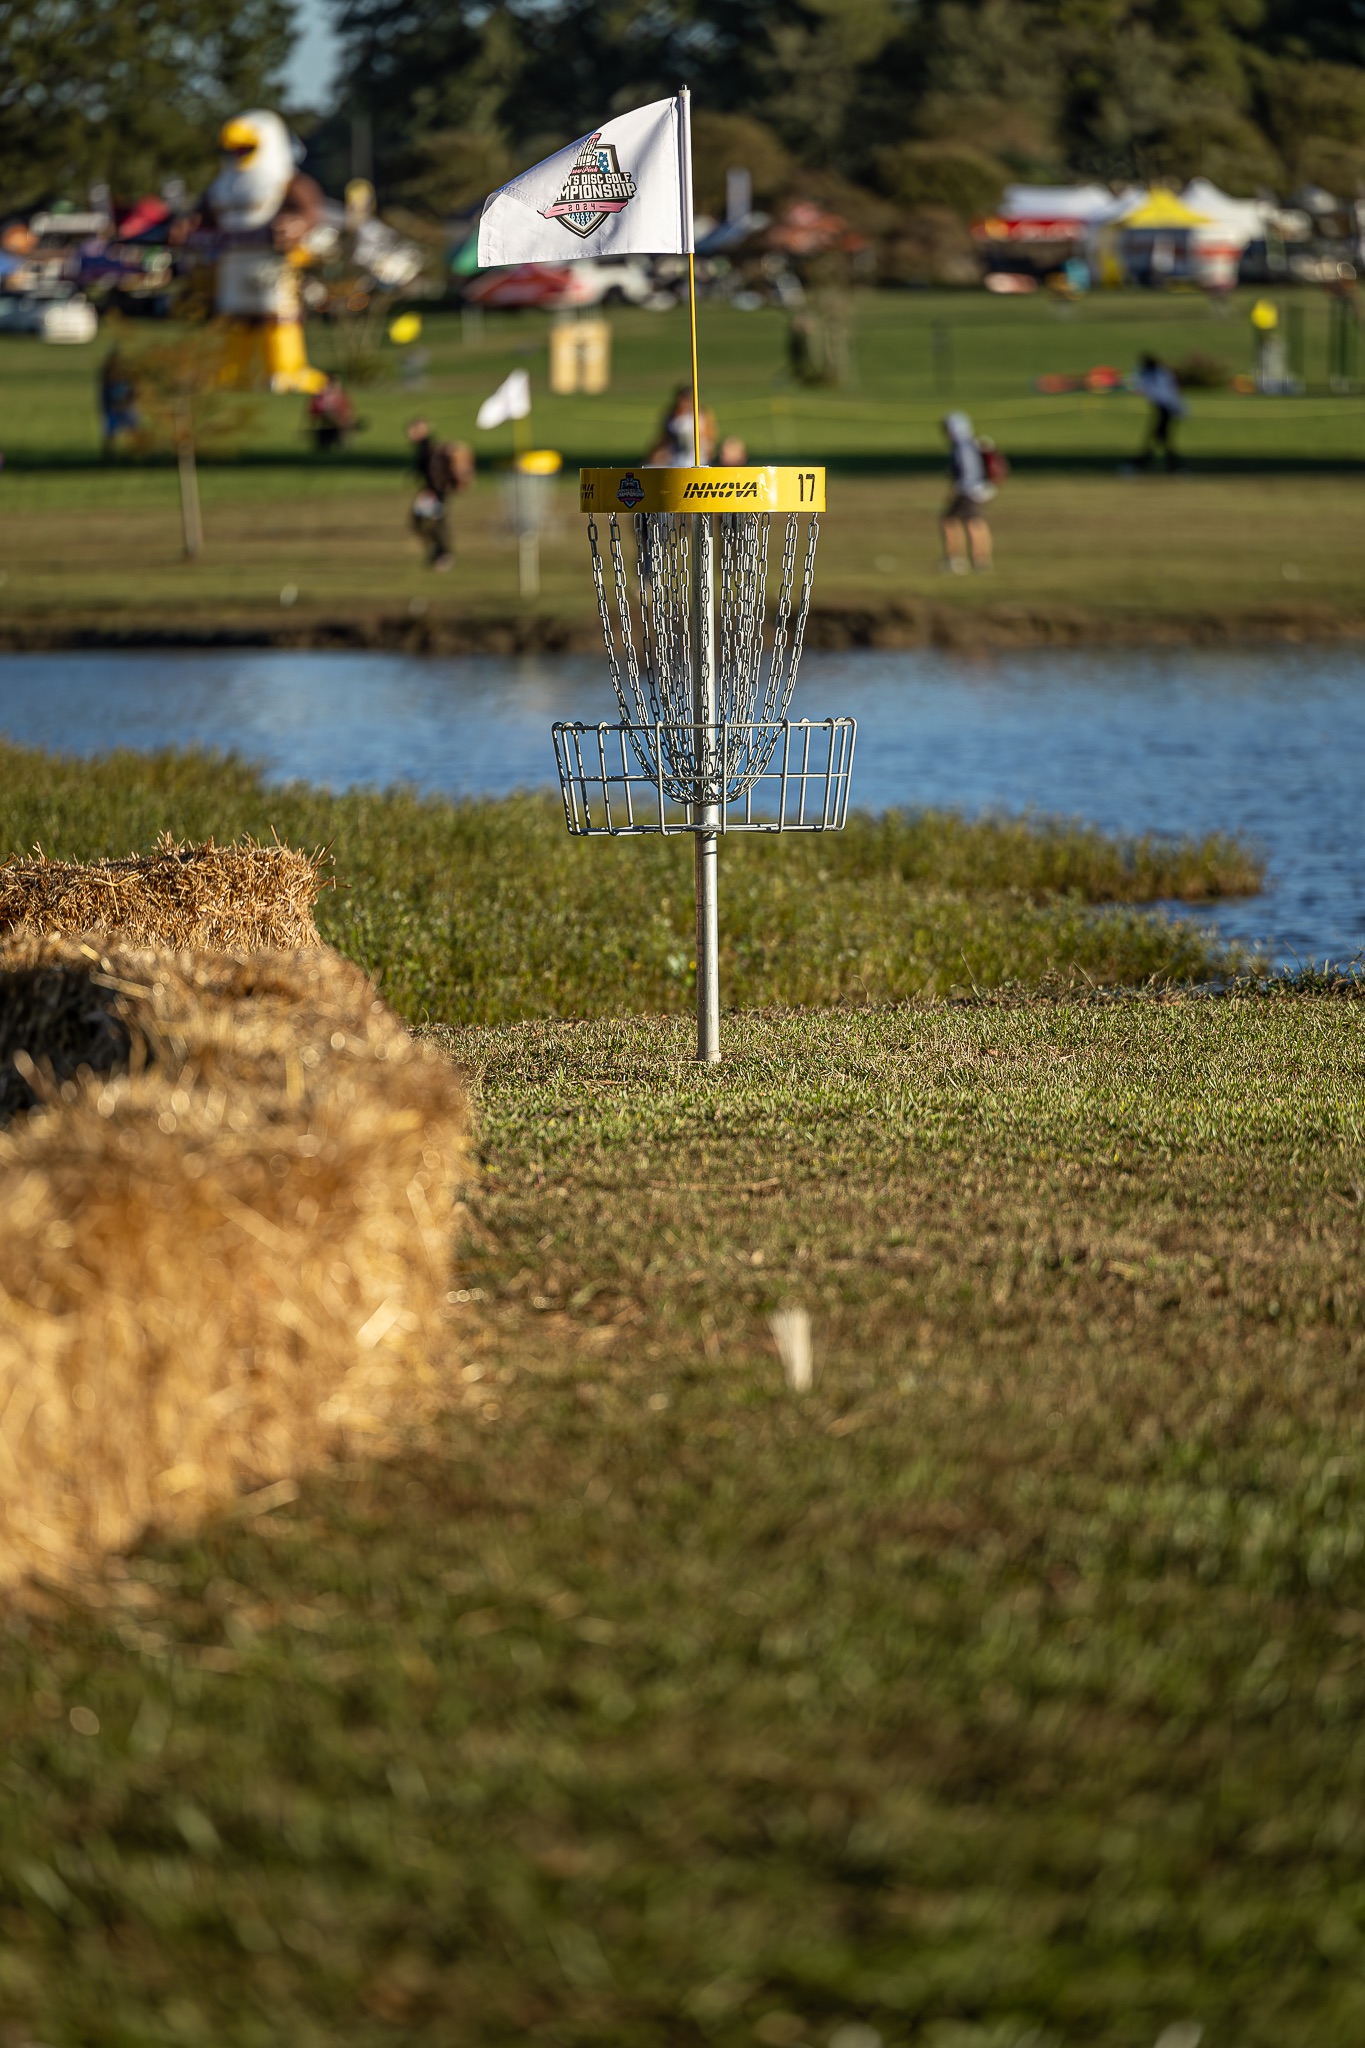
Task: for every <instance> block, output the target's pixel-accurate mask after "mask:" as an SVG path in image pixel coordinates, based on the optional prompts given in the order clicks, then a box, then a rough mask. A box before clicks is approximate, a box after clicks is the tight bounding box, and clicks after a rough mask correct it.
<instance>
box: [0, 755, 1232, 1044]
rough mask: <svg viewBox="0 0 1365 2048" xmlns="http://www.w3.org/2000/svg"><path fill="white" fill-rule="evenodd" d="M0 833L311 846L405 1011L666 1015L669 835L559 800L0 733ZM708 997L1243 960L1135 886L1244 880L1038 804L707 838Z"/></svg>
mask: <svg viewBox="0 0 1365 2048" xmlns="http://www.w3.org/2000/svg"><path fill="white" fill-rule="evenodd" d="M0 773H2V774H3V787H0V847H3V848H4V849H5V850H6V851H19V850H22V849H26V848H27V847H29V846H31V845H32V844H33V843H34V842H35V841H41V843H42V845H43V846H44V848H45V850H46V851H47V852H48V853H49V854H50V855H53V856H56V857H61V858H66V859H83V858H89V857H91V856H94V855H98V854H104V853H126V852H128V851H130V850H132V849H133V848H147V847H149V846H150V845H151V844H152V843H153V841H154V840H155V838H156V836H157V835H158V834H159V833H161V832H162V831H167V830H169V831H171V832H173V833H175V834H176V835H177V837H180V838H192V839H204V838H207V837H210V836H214V837H216V838H218V839H219V840H224V839H230V838H233V837H236V836H237V835H238V834H240V833H242V832H252V833H254V834H255V835H256V836H257V837H266V838H268V837H269V836H270V835H271V834H272V833H278V834H279V836H280V837H281V838H282V839H285V840H288V841H290V842H291V843H294V844H297V845H301V846H308V847H312V846H317V845H323V844H325V845H328V846H330V847H331V848H332V851H333V856H334V863H335V866H334V874H335V881H336V887H335V888H334V889H332V890H328V891H327V892H326V893H325V894H324V896H323V898H322V901H321V903H320V905H319V912H318V917H319V924H320V926H321V929H322V931H323V933H324V935H325V936H326V937H327V938H328V939H329V940H331V941H332V942H333V943H334V944H335V945H337V946H338V947H339V948H340V949H341V951H342V952H344V953H347V954H348V955H350V957H352V958H353V959H355V960H358V961H359V962H360V963H361V964H362V965H363V966H365V967H366V968H368V969H369V970H370V971H371V972H372V973H373V974H374V975H375V977H376V979H377V980H378V982H379V984H380V987H381V988H382V989H383V991H384V993H385V994H386V995H387V996H388V997H389V999H390V1000H391V1001H392V1002H393V1003H394V1004H395V1005H396V1006H397V1007H398V1008H399V1009H400V1010H402V1011H403V1012H404V1014H405V1015H407V1016H408V1017H410V1018H412V1019H414V1020H417V1021H420V1020H422V1019H424V1018H435V1019H439V1020H441V1021H443V1022H448V1023H455V1022H460V1023H482V1024H497V1023H507V1022H511V1021H513V1020H514V1019H517V1018H526V1017H556V1016H558V1017H564V1016H609V1015H616V1014H621V1013H623V1012H642V1011H646V1012H647V1011H656V1010H672V1011H675V1012H676V1011H680V1010H684V1009H686V1008H687V1006H688V1004H689V1003H690V1001H691V992H692V989H693V987H694V985H695V958H694V949H695V939H694V910H693V895H692V869H691V845H690V842H679V841H677V840H669V841H665V842H661V841H654V840H648V839H646V840H636V841H632V842H630V843H629V844H625V843H621V842H601V841H588V842H581V841H573V840H571V839H569V837H568V835H567V834H566V832H565V828H564V816H563V811H562V808H561V806H560V805H559V803H558V802H557V800H556V799H554V798H552V797H540V796H520V797H510V798H506V799H500V800H497V801H480V802H469V803H459V804H452V803H449V802H446V801H444V800H442V799H438V798H430V799H422V798H418V797H416V796H413V795H411V794H406V793H403V792H396V793H392V794H389V795H382V796H381V795H374V794H363V793H353V794H349V795H342V796H330V795H328V794H326V793H325V792H322V791H318V790H314V789H309V788H306V787H304V786H302V785H298V786H294V787H292V788H288V789H282V790H268V789H266V788H265V787H264V786H263V784H262V782H261V780H260V778H259V776H258V775H257V774H256V772H255V771H254V770H252V769H251V768H249V767H247V766H245V765H243V764H242V763H240V762H233V761H220V760H214V759H212V758H209V757H205V756H201V755H194V754H183V755H175V754H163V755H157V756H142V755H133V754H120V755H115V756H113V757H110V758H108V759H106V760H102V761H93V762H79V763H77V762H72V761H68V760H61V759H57V758H55V757H52V756H48V755H44V754H40V753H36V752H28V751H26V750H24V749H21V748H16V747H6V748H3V749H0ZM721 876H722V879H721V888H722V897H723V904H724V915H723V919H722V931H723V952H722V963H721V971H722V985H723V987H724V990H725V1000H726V1002H727V1004H732V1005H734V1006H736V1007H739V1008H747V1007H752V1006H754V1005H758V1004H767V1003H786V1004H792V1003H879V1002H894V1001H900V1000H902V999H905V998H909V997H925V996H932V995H942V994H946V993H948V992H950V991H951V990H952V989H954V988H964V989H965V988H971V987H978V988H984V987H991V986H998V985H999V984H1001V983H1006V982H1010V983H1018V984H1022V985H1030V984H1034V985H1036V984H1038V983H1040V982H1043V981H1046V982H1048V984H1049V985H1050V986H1066V985H1069V984H1073V983H1074V984H1078V985H1082V986H1084V985H1090V984H1094V983H1106V984H1107V983H1139V982H1147V981H1157V982H1178V981H1207V980H1210V979H1213V978H1216V977H1218V976H1220V975H1225V974H1228V973H1230V972H1235V971H1236V970H1237V968H1238V967H1239V966H1241V965H1244V964H1245V956H1244V955H1242V954H1241V953H1239V952H1237V951H1235V950H1234V949H1230V948H1227V947H1224V946H1223V945H1222V944H1221V943H1220V942H1219V940H1218V939H1217V936H1216V935H1215V934H1213V933H1211V932H1209V931H1207V930H1204V929H1202V928H1200V927H1199V926H1196V925H1194V924H1192V923H1190V922H1187V921H1181V920H1178V919H1173V918H1170V917H1167V916H1162V915H1156V914H1153V913H1151V912H1147V911H1143V910H1141V909H1140V908H1138V906H1139V905H1140V904H1141V903H1143V902H1144V901H1152V900H1156V899H1170V898H1179V897H1187V898H1190V899H1191V900H1195V901H1201V902H1202V901H1204V900H1206V899H1208V898H1210V897H1213V896H1218V895H1224V894H1234V893H1239V892H1240V893H1246V892H1251V891H1254V890H1255V888H1256V887H1257V885H1258V882H1259V878H1260V868H1259V865H1258V863H1257V862H1256V860H1255V859H1254V858H1253V857H1252V855H1251V854H1250V853H1249V852H1248V851H1247V849H1246V848H1245V847H1244V846H1243V845H1242V844H1241V843H1240V842H1238V841H1235V840H1232V839H1229V838H1225V837H1218V836H1215V837H1212V838H1208V839H1204V840H1199V841H1190V840H1172V841H1170V842H1169V843H1167V842H1160V841H1157V840H1155V839H1152V838H1144V839H1139V840H1125V839H1122V838H1109V837H1106V836H1105V835H1104V834H1102V833H1100V832H1098V831H1097V830H1095V829H1094V828H1093V827H1089V826H1086V825H1083V824H1068V823H1064V822H1056V821H1048V820H1036V821H1030V820H1013V821H1011V820H1004V819H987V820H984V821H981V822H978V823H968V822H967V821H965V820H963V819H961V818H957V817H954V816H952V815H949V814H937V813H928V812H926V813H923V814H920V815H918V816H908V815H900V814H895V813H893V814H891V815H890V816H889V817H887V818H884V819H873V818H870V817H855V818H853V819H852V820H851V822H850V824H849V827H848V829H847V830H846V831H845V832H843V833H839V834H835V833H831V834H828V835H826V834H818V835H817V834H805V835H803V834H791V835H787V836H785V837H783V838H782V839H780V840H776V841H774V840H772V839H767V838H765V839H763V840H761V841H754V840H745V839H743V838H736V839H729V840H727V841H726V843H725V846H724V849H723V856H722V862H721Z"/></svg>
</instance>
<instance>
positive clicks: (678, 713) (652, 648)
mask: <svg viewBox="0 0 1365 2048" xmlns="http://www.w3.org/2000/svg"><path fill="white" fill-rule="evenodd" d="M698 516H701V517H712V518H714V520H715V524H716V528H717V539H718V543H719V545H718V547H717V549H716V555H717V575H716V647H715V660H716V678H715V696H714V702H715V706H716V723H717V725H718V726H720V727H722V728H733V729H734V730H733V733H732V734H728V735H727V737H726V742H725V745H724V747H723V750H722V751H723V756H724V758H723V762H722V759H721V753H718V751H717V745H716V740H715V736H714V735H712V734H709V733H708V734H702V733H701V732H700V731H699V730H698V729H697V728H696V726H695V722H694V721H695V713H694V709H693V701H694V700H693V689H694V678H693V648H692V602H691V578H692V549H693V545H694V542H693V528H694V526H695V524H696V520H697V517H698ZM779 516H781V517H782V520H783V526H782V547H781V556H780V561H779V566H778V571H777V578H776V590H775V592H774V595H773V602H772V632H771V639H770V640H769V641H767V644H766V645H765V638H766V635H765V627H766V624H767V615H768V584H769V560H770V553H771V536H772V522H773V514H772V513H770V512H766V511H764V512H720V513H716V514H701V515H697V514H692V513H676V512H637V513H636V514H635V516H634V519H633V521H632V526H633V535H634V541H635V563H634V568H635V576H634V584H635V590H634V599H635V602H634V603H632V592H631V589H630V583H631V578H630V576H629V572H628V570H627V566H626V559H625V548H624V545H623V537H622V532H621V522H620V520H619V519H618V517H617V515H616V514H615V513H614V512H613V513H611V514H609V516H608V525H607V544H606V555H607V557H608V558H609V560H610V565H611V568H610V580H611V588H610V591H609V590H608V587H607V567H606V562H605V561H604V559H603V550H602V544H601V539H600V537H599V534H598V528H597V522H596V520H595V519H594V518H593V517H592V516H591V515H590V516H589V519H588V548H589V553H590V555H591V559H592V574H593V585H594V589H595V591H596V595H597V613H598V618H599V620H600V621H601V626H602V640H603V644H604V646H605V648H606V655H607V669H608V673H609V674H610V676H611V681H612V688H613V690H614V692H615V695H616V701H617V703H618V704H619V705H620V707H621V716H622V718H623V719H624V720H625V722H626V724H627V726H628V727H630V728H631V730H630V735H629V738H630V744H631V749H632V752H633V753H634V754H635V756H636V758H637V760H638V762H639V765H640V768H641V770H642V772H644V773H645V774H646V775H648V776H650V777H651V778H655V777H660V776H661V777H662V783H663V788H664V790H665V792H666V794H667V795H668V796H669V797H670V798H671V799H672V800H673V801H675V802H678V803H694V802H696V801H697V799H698V795H699V790H700V789H702V788H703V787H704V789H705V795H706V799H707V800H708V801H711V802H716V803H732V802H734V801H736V800H737V799H739V798H742V797H743V796H745V795H746V793H747V792H748V791H750V790H751V789H752V788H753V787H754V785H755V783H756V782H758V781H759V780H760V778H761V777H762V776H763V775H764V774H765V772H766V771H767V769H768V766H769V763H770V762H771V760H772V757H773V753H774V750H775V748H776V747H777V745H778V741H779V739H780V737H781V734H780V730H779V728H780V724H781V721H782V720H784V719H785V718H786V715H787V710H788V707H789V706H790V704H791V699H792V692H793V690H794V689H795V687H796V676H797V671H798V669H799V668H800V665H801V652H802V648H803V645H804V642H805V633H806V621H807V618H808V616H809V613H810V598H811V586H812V581H813V578H814V574H815V551H816V546H817V543H818V540H819V532H820V521H819V514H818V513H815V512H811V513H806V514H802V513H800V512H787V513H786V514H785V515H779ZM803 524H804V526H805V529H806V531H805V548H804V552H803V551H802V548H801V529H802V526H803ZM798 557H802V560H801V574H800V582H799V586H798V582H797V561H798ZM637 609H638V613H639V629H638V642H637V632H636V620H635V614H636V610H637ZM656 748H657V749H658V750H659V752H660V753H661V755H662V758H661V759H655V758H654V755H655V750H656Z"/></svg>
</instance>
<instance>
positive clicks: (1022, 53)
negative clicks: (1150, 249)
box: [335, 0, 1365, 214]
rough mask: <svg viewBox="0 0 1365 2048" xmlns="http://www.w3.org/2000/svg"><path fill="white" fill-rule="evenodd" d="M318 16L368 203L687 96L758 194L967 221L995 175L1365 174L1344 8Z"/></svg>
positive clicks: (628, 6) (812, 2) (916, 5)
mask: <svg viewBox="0 0 1365 2048" xmlns="http://www.w3.org/2000/svg"><path fill="white" fill-rule="evenodd" d="M335 4H336V19H337V23H338V27H339V29H340V31H341V34H342V38H343V43H344V47H345V51H346V62H345V83H344V89H343V91H344V98H345V102H346V105H347V107H348V109H350V110H353V111H356V112H363V113H366V114H368V115H369V116H370V118H371V120H372V122H373V125H374V133H375V142H376V158H377V166H378V170H379V175H380V179H381V183H385V184H387V185H388V187H389V188H390V189H391V190H392V189H397V190H401V189H403V188H405V187H406V189H407V190H409V191H410V192H411V193H412V194H413V196H414V197H425V198H427V199H428V200H429V201H435V200H437V198H438V194H439V195H440V197H441V198H443V199H444V201H445V202H446V203H451V204H454V203H468V202H469V201H470V200H472V199H475V198H477V197H478V196H479V194H478V188H479V186H480V185H486V184H487V183H491V182H494V181H495V180H496V178H497V177H498V176H500V175H503V167H504V166H508V165H512V164H525V163H527V162H531V161H533V160H534V159H535V157H536V156H537V155H541V154H544V153H546V152H547V151H548V150H550V149H551V148H553V147H554V146H556V145H557V144H561V143H563V142H566V141H568V140H570V139H571V138H572V137H573V136H575V135H578V134H581V133H582V132H583V130H584V129H585V128H587V127H588V126H589V125H590V124H591V123H592V122H593V121H594V120H598V119H600V118H601V117H602V115H603V114H604V113H608V112H611V111H613V110H614V109H617V108H621V107H626V106H630V105H634V104H638V103H639V102H640V101H641V100H644V99H647V98H651V97H657V96H659V95H661V94H663V93H665V92H667V91H669V90H670V89H671V88H673V87H674V86H675V85H676V84H677V83H678V82H679V81H680V80H684V79H685V80H687V81H688V82H689V83H690V84H691V85H692V87H693V90H694V94H695V96H696V103H697V106H698V108H699V109H706V110H707V111H708V112H709V113H710V114H711V115H712V116H713V117H718V118H729V119H739V118H742V119H743V120H744V121H745V122H746V123H748V124H749V125H748V128H747V131H746V142H745V153H746V155H747V157H748V160H749V161H750V163H751V166H752V168H753V169H754V170H755V174H756V178H757V180H758V183H759V184H760V185H761V186H762V187H763V188H764V189H766V190H767V191H768V193H769V195H771V193H772V191H773V190H774V188H775V187H776V186H778V185H780V184H781V183H782V182H783V179H786V180H787V181H788V182H790V179H791V178H792V177H793V176H797V177H799V176H801V175H809V174H811V173H816V172H818V173H822V174H824V175H826V176H834V175H837V176H840V177H842V178H844V179H853V180H855V181H857V182H858V183H859V184H861V185H870V186H872V187H874V188H880V189H881V190H883V191H885V192H887V193H888V194H889V195H890V196H893V197H895V198H897V199H898V201H899V202H900V203H903V204H912V203H920V204H930V205H935V206H940V207H943V206H946V207H948V208H950V209H951V210H953V211H955V212H957V213H959V214H962V213H965V212H967V211H970V210H971V209H972V208H973V207H975V206H978V205H985V204H989V203H990V201H989V198H988V195H987V186H988V185H989V184H990V183H991V181H992V179H995V180H998V179H999V177H1000V176H1001V175H1002V174H1010V175H1014V176H1025V177H1035V178H1037V177H1050V176H1063V175H1067V174H1080V175H1089V176H1097V177H1104V178H1153V177H1163V178H1171V179H1177V180H1178V179H1184V178H1187V177H1190V176H1192V175H1195V174H1197V173H1203V174H1204V175H1205V176H1208V177H1212V178H1214V179H1216V180H1217V181H1218V182H1220V183H1222V184H1224V185H1226V186H1228V187H1229V188H1230V189H1231V190H1233V191H1238V192H1253V191H1255V190H1257V189H1258V188H1260V187H1263V186H1278V187H1280V188H1287V187H1288V186H1291V185H1292V184H1294V183H1297V182H1299V181H1301V180H1302V179H1304V178H1306V177H1313V178H1316V179H1317V180H1318V181H1320V182H1323V183H1327V184H1329V185H1333V184H1335V185H1336V186H1338V187H1342V188H1345V189H1348V190H1354V189H1355V187H1356V185H1357V184H1358V183H1359V182H1360V180H1361V178H1362V177H1363V176H1365V118H1363V117H1362V74H1361V73H1360V71H1359V70H1358V69H1357V68H1356V67H1357V64H1359V63H1361V62H1365V8H1361V7H1360V5H1359V4H1358V0H745V4H744V5H743V6H742V7H740V6H737V5H735V4H734V0H335ZM716 141H717V147H721V138H720V137H719V136H717V138H716ZM738 141H739V137H738V131H736V133H735V135H734V136H733V137H732V138H731V139H730V142H729V144H727V145H725V146H726V147H727V148H732V147H737V146H738ZM930 145H934V146H935V147H932V148H931V147H930ZM707 166H709V167H710V169H714V165H713V164H712V163H711V158H710V154H709V153H708V154H707V157H706V163H705V165H703V172H704V175H705V174H709V173H708V172H707ZM714 182H715V179H714V178H713V179H712V183H714ZM712 200H714V195H712Z"/></svg>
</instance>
